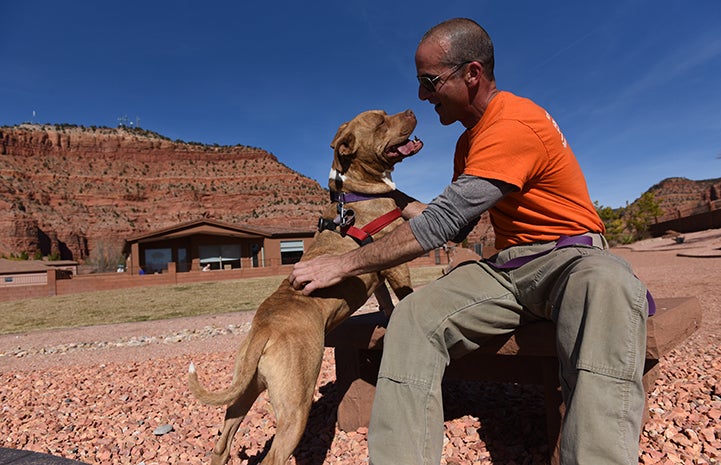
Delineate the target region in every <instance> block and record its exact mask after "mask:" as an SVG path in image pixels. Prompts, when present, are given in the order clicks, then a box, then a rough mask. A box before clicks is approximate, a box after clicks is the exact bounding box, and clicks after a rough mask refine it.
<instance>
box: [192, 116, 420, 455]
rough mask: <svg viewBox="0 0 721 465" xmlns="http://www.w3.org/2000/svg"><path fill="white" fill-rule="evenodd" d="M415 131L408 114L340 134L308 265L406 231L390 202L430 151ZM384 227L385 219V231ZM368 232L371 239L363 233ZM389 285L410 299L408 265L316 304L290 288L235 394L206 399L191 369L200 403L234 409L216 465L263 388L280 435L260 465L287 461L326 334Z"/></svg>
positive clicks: (277, 298) (270, 304) (250, 342)
mask: <svg viewBox="0 0 721 465" xmlns="http://www.w3.org/2000/svg"><path fill="white" fill-rule="evenodd" d="M415 126H416V118H415V115H414V114H413V113H412V112H411V111H410V110H408V111H405V112H402V113H398V114H396V115H386V113H385V112H383V111H367V112H364V113H361V114H360V115H358V116H356V117H355V118H354V119H353V120H351V121H350V122H348V123H345V124H343V125H342V126H341V127H340V128H339V129H338V132H337V133H336V135H335V137H334V139H333V142H332V143H331V147H332V148H333V149H334V158H333V165H332V169H331V176H330V181H329V184H330V190H331V195H332V198H333V199H334V201H332V202H331V204H330V206H329V207H328V208H327V209H326V211H325V213H324V215H323V218H321V220H320V222H319V232H318V233H317V234H316V236H315V238H314V241H313V243H312V244H311V245H310V247H309V248H308V250H307V251H306V252H305V253H304V254H303V259H309V258H312V257H315V256H318V255H321V254H327V253H332V254H341V253H344V252H347V251H350V250H353V249H355V248H357V247H359V243H361V242H362V241H363V240H366V241H367V240H369V239H368V238H367V237H366V236H367V235H368V234H369V233H370V235H371V236H373V237H376V238H379V237H382V236H383V235H384V234H386V233H387V232H388V231H390V230H392V229H393V228H395V227H397V226H398V225H399V224H401V222H402V221H403V220H402V219H401V218H399V217H398V215H399V213H400V212H399V211H397V210H396V208H397V207H396V204H395V202H394V201H393V200H392V199H391V198H389V197H384V196H383V194H386V193H388V192H390V191H392V190H393V189H395V186H394V185H393V183H392V181H391V179H390V172H391V171H392V170H393V166H394V165H395V164H396V163H398V162H399V161H401V160H402V159H404V158H405V157H408V156H411V155H414V154H415V153H417V152H418V151H419V150H420V149H421V148H422V146H423V143H422V142H421V141H419V140H417V139H415V140H410V139H409V137H410V135H411V133H412V132H413V130H414V129H415ZM359 194H361V195H359ZM394 212H395V213H396V214H395V215H394V214H392V213H394ZM379 218H386V220H384V221H380V223H379V221H377V220H378V219H379ZM388 222H389V224H387V225H386V224H385V223H388ZM369 224H372V225H373V227H372V228H370V229H371V230H367V228H364V226H366V225H369ZM383 280H386V281H387V282H388V283H389V284H390V286H391V288H392V289H393V291H394V293H395V294H396V296H397V297H398V298H403V297H405V296H406V295H408V294H409V293H410V292H411V290H412V289H411V285H410V273H409V271H408V267H407V266H405V265H402V266H398V267H394V268H391V269H388V270H385V271H383V272H380V273H369V274H366V275H362V276H358V277H354V278H350V279H347V280H345V281H343V282H341V283H339V284H337V285H336V286H333V287H331V288H328V289H323V290H319V291H317V292H315V293H314V294H313V295H312V296H304V295H303V294H302V293H301V292H300V291H296V290H294V289H293V288H292V286H291V285H290V284H289V282H288V280H287V279H286V280H285V281H283V283H282V284H281V285H280V287H279V288H278V290H276V291H275V292H274V293H273V294H272V295H271V296H270V297H268V298H267V299H266V300H265V301H264V302H263V303H262V304H261V305H260V307H259V308H258V310H257V311H256V313H255V316H254V318H253V322H252V324H251V329H250V333H249V334H248V336H247V337H246V338H245V339H244V340H243V342H242V343H241V345H240V348H239V349H238V353H237V358H236V362H235V369H234V376H233V381H232V383H231V385H230V387H228V388H227V389H224V390H222V391H217V392H209V391H208V390H206V389H205V388H204V387H203V386H202V385H201V384H200V382H199V381H198V376H197V374H196V372H195V367H194V366H193V365H192V364H191V366H190V373H189V376H188V380H189V386H190V390H191V392H192V393H193V395H194V396H195V397H197V398H198V399H199V400H200V401H202V402H205V403H208V404H212V405H227V406H228V408H227V410H226V413H225V423H224V424H223V428H222V432H221V435H220V437H219V439H218V441H217V443H216V445H215V448H214V449H213V455H212V460H211V463H212V464H213V465H221V464H224V463H226V462H227V460H228V457H229V455H230V448H231V443H232V440H233V436H234V435H235V433H236V431H237V430H238V427H239V426H240V423H241V421H242V420H243V418H244V417H245V415H246V413H247V412H248V410H249V409H250V407H251V406H252V405H253V402H255V400H256V398H257V397H258V396H259V395H260V393H261V392H263V390H265V389H266V388H267V389H268V394H269V396H270V402H271V404H272V405H273V411H274V412H275V415H276V423H277V428H276V433H275V439H274V440H273V445H272V446H271V448H270V450H269V451H268V455H267V456H266V457H265V459H264V460H263V464H266V465H268V464H273V465H283V464H285V463H286V462H287V460H288V459H289V458H290V455H291V454H292V453H293V450H294V449H295V447H296V446H297V445H298V442H299V441H300V438H301V436H302V434H303V431H304V430H305V426H306V422H307V420H308V414H309V412H310V408H311V404H312V401H313V393H314V391H315V384H316V381H317V379H318V374H319V372H320V366H321V362H322V359H323V350H324V337H325V333H326V332H328V331H330V330H331V329H333V328H335V327H336V326H337V325H338V324H340V323H341V322H342V321H343V320H345V319H346V318H348V317H349V316H350V315H351V314H352V313H353V312H354V311H356V310H357V309H358V308H359V307H360V306H361V305H363V304H364V303H365V302H366V300H368V298H369V297H370V295H371V294H372V293H373V292H374V290H375V289H376V288H378V287H379V285H382V286H383V287H385V285H384V284H383Z"/></svg>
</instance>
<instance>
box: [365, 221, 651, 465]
mask: <svg viewBox="0 0 721 465" xmlns="http://www.w3.org/2000/svg"><path fill="white" fill-rule="evenodd" d="M592 236H593V237H594V245H595V246H596V247H583V246H573V247H568V248H563V249H557V250H553V251H552V252H551V253H549V254H547V255H544V256H542V257H539V258H536V259H534V260H533V261H531V262H530V263H528V264H526V265H524V266H522V267H520V268H518V269H515V270H512V271H498V270H496V269H494V268H492V267H490V266H489V265H487V264H485V263H470V264H466V265H463V266H460V267H458V268H456V269H455V270H453V271H452V272H451V273H449V274H448V275H446V276H444V277H442V278H440V279H438V280H437V281H435V282H433V283H431V284H429V285H427V286H425V287H423V288H421V289H420V290H418V291H417V292H414V293H413V294H411V295H410V296H408V297H407V298H406V299H404V300H403V301H402V302H400V303H399V305H398V306H397V308H396V310H395V312H394V313H393V316H392V317H391V321H390V323H389V325H388V330H387V332H386V335H385V339H384V350H383V359H382V362H381V367H380V373H379V377H378V384H377V390H376V394H375V400H374V403H373V412H372V416H371V422H370V427H369V436H368V445H369V451H370V461H371V463H372V464H373V465H391V464H393V465H402V464H406V465H437V464H439V463H440V460H441V453H442V447H443V405H442V398H441V380H442V377H443V372H444V370H445V367H446V366H447V365H448V363H449V361H450V359H452V358H458V357H461V356H463V355H465V354H467V353H468V352H471V351H473V350H474V349H476V348H477V347H478V345H479V344H481V343H483V342H484V341H485V340H486V339H487V338H488V337H490V336H494V335H498V334H505V333H508V332H511V331H513V330H514V329H516V328H517V327H519V326H522V325H524V324H527V323H529V322H532V321H535V320H539V319H545V320H552V321H554V322H555V323H556V339H557V341H556V342H557V347H558V357H559V365H560V370H559V371H560V372H559V376H560V381H561V386H562V391H563V399H564V402H565V404H566V415H565V417H564V421H563V425H562V433H561V450H560V455H561V463H562V464H565V465H571V464H574V465H575V464H590V465H603V464H637V463H638V444H639V435H640V429H641V418H642V416H643V408H644V397H645V394H644V389H643V385H642V376H643V367H644V361H645V350H646V317H647V303H646V288H645V286H644V285H643V284H642V283H641V282H639V280H638V279H636V278H635V277H634V275H633V273H632V271H631V270H630V267H629V266H628V264H627V263H626V262H624V261H623V260H622V259H620V258H618V257H616V256H614V255H612V254H610V253H609V252H608V251H607V250H604V249H605V247H606V244H605V239H604V238H603V237H602V236H600V235H592ZM554 245H555V244H554V243H550V244H536V245H529V246H516V247H512V248H510V249H506V250H504V251H502V252H501V253H500V254H499V256H498V257H497V260H496V261H497V262H498V263H503V262H506V261H508V260H510V259H512V258H515V257H517V256H523V255H529V254H533V253H537V252H539V251H542V250H544V249H548V248H552V247H553V246H554ZM478 369H479V370H483V367H482V366H479V367H478Z"/></svg>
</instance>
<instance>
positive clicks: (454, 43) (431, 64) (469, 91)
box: [416, 18, 496, 127]
mask: <svg viewBox="0 0 721 465" xmlns="http://www.w3.org/2000/svg"><path fill="white" fill-rule="evenodd" d="M493 67H494V56H493V43H492V42H491V38H490V37H489V35H488V33H487V32H486V31H485V30H484V29H483V28H482V27H481V26H480V25H478V23H476V22H475V21H472V20H470V19H466V18H456V19H450V20H448V21H444V22H442V23H440V24H438V25H437V26H434V27H433V28H431V29H430V30H429V31H428V32H426V33H425V34H424V36H423V38H422V39H421V41H420V43H419V44H418V48H417V49H416V70H417V73H418V81H419V87H418V97H419V98H420V99H421V100H428V101H429V102H430V103H432V104H433V105H434V106H435V108H436V112H437V113H438V115H439V117H440V119H441V123H442V124H451V123H453V122H455V121H461V123H463V125H464V126H466V127H472V126H473V125H475V123H476V122H477V121H478V120H479V119H480V117H481V116H482V115H483V111H485V108H486V106H487V104H488V102H489V101H490V99H491V98H492V96H493V95H495V93H496V88H495V77H494V75H493Z"/></svg>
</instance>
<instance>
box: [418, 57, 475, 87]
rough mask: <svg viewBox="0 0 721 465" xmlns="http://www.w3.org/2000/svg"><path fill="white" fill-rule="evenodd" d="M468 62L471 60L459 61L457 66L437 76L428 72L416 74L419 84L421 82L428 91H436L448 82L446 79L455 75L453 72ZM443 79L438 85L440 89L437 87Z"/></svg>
mask: <svg viewBox="0 0 721 465" xmlns="http://www.w3.org/2000/svg"><path fill="white" fill-rule="evenodd" d="M468 63H471V62H470V61H464V62H463V63H458V64H457V65H456V66H454V67H453V68H451V69H449V70H448V71H447V72H446V73H441V74H439V75H437V76H430V75H428V74H424V75H423V76H416V77H417V78H418V84H420V85H421V87H423V88H424V89H426V90H427V91H428V92H435V91H437V90H438V89H440V88H441V86H442V85H443V83H445V82H446V79H448V78H449V77H451V76H452V75H453V73H455V72H456V71H458V70H459V69H461V67H463V65H467V64H468ZM444 74H445V76H444ZM441 79H443V82H442V83H441V85H440V86H438V89H436V84H438V81H440V80H441Z"/></svg>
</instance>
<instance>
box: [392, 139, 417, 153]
mask: <svg viewBox="0 0 721 465" xmlns="http://www.w3.org/2000/svg"><path fill="white" fill-rule="evenodd" d="M421 148H423V142H422V141H421V140H420V139H418V138H414V139H413V140H411V139H408V141H407V142H406V143H405V144H401V145H399V146H397V147H396V148H395V151H396V152H398V153H400V154H401V155H403V156H404V157H408V156H410V155H415V154H416V153H418V151H419V150H420V149H421Z"/></svg>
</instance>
